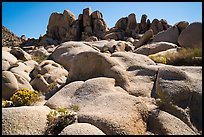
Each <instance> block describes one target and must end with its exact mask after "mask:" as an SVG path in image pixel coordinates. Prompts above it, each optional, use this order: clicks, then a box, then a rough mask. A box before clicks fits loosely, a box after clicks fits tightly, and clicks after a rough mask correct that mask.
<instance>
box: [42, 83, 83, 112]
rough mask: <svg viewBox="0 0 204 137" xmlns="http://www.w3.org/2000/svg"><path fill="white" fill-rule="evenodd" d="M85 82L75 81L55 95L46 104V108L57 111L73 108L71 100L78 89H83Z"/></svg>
mask: <svg viewBox="0 0 204 137" xmlns="http://www.w3.org/2000/svg"><path fill="white" fill-rule="evenodd" d="M83 83H84V82H83V81H75V82H72V83H69V84H67V85H65V86H64V87H63V88H62V89H60V90H59V91H58V92H57V93H55V94H54V95H53V96H52V97H51V98H49V100H48V101H47V102H46V103H45V105H46V106H48V107H50V108H52V109H56V108H71V106H72V102H71V100H70V98H72V97H74V93H75V92H76V90H77V89H79V88H80V87H81V85H82V84H83Z"/></svg>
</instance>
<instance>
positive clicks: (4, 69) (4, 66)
mask: <svg viewBox="0 0 204 137" xmlns="http://www.w3.org/2000/svg"><path fill="white" fill-rule="evenodd" d="M10 67H11V65H10V64H9V62H8V61H6V60H2V71H6V70H8V69H9V68H10Z"/></svg>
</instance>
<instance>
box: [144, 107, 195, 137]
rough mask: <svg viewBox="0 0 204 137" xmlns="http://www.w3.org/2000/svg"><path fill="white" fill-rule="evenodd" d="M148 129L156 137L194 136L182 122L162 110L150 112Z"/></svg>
mask: <svg viewBox="0 0 204 137" xmlns="http://www.w3.org/2000/svg"><path fill="white" fill-rule="evenodd" d="M148 127H149V130H150V131H151V132H153V133H154V134H156V135H196V133H195V132H194V131H193V130H192V129H191V128H190V127H188V126H187V125H186V124H185V123H184V122H183V121H181V120H180V119H178V118H177V117H175V116H173V115H171V114H169V113H167V112H165V111H162V110H154V111H152V112H151V114H150V116H149V118H148Z"/></svg>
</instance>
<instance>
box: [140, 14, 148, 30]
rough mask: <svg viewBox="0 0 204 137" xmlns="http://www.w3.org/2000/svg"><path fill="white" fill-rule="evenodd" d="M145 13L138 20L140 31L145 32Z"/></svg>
mask: <svg viewBox="0 0 204 137" xmlns="http://www.w3.org/2000/svg"><path fill="white" fill-rule="evenodd" d="M146 20H147V15H146V14H143V15H142V17H141V22H140V26H141V28H140V33H145V32H146V31H147V22H146Z"/></svg>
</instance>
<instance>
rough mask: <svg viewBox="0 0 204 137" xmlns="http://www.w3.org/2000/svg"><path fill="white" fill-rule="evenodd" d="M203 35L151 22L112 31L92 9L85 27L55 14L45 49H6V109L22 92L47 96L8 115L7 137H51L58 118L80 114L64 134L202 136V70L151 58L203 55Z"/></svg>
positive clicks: (191, 27) (82, 20)
mask: <svg viewBox="0 0 204 137" xmlns="http://www.w3.org/2000/svg"><path fill="white" fill-rule="evenodd" d="M3 29H5V28H3ZM6 30H7V29H6ZM201 30H202V23H198V22H194V23H191V24H189V23H188V22H185V21H181V22H178V23H176V24H175V25H173V26H172V25H169V24H168V23H167V21H166V20H164V19H161V20H158V19H154V20H153V21H152V22H151V21H150V20H149V19H148V18H147V15H145V14H144V15H142V17H141V21H140V22H137V21H136V15H135V14H134V13H131V14H130V15H128V17H122V18H120V19H119V20H118V21H117V22H116V24H115V26H114V27H113V28H108V27H107V25H106V22H105V20H104V19H103V15H102V13H101V12H100V11H94V12H92V11H91V9H90V8H86V9H84V10H83V13H82V14H79V16H78V19H77V18H76V16H75V15H74V14H73V13H72V12H71V11H69V10H64V12H63V13H62V14H61V13H56V12H54V13H52V14H51V16H50V18H49V22H48V26H47V32H46V34H45V35H43V36H41V37H40V38H39V39H38V40H37V41H35V42H33V41H32V39H29V40H28V41H27V43H26V40H24V42H23V43H21V44H20V45H18V46H16V45H13V46H10V45H8V46H4V47H3V46H2V90H1V92H2V102H3V101H5V100H9V99H10V97H11V96H12V94H13V93H15V91H16V90H20V89H22V88H26V89H30V90H37V91H40V92H41V93H42V94H41V99H40V100H38V102H36V103H34V104H32V105H31V106H18V107H14V106H11V107H4V108H2V134H3V135H45V134H46V129H47V126H48V125H47V122H48V119H47V115H48V114H49V113H50V112H51V111H52V110H57V109H59V108H63V109H67V110H71V109H73V106H75V107H77V109H75V110H74V111H75V112H76V116H77V120H76V121H75V122H74V123H71V124H69V125H67V126H66V127H64V128H63V129H61V130H60V131H58V133H56V134H58V135H201V134H202V66H173V65H166V64H160V63H156V62H154V61H153V60H152V59H151V58H150V57H149V55H151V54H161V53H163V54H164V52H165V51H173V50H175V51H176V50H177V49H179V48H180V47H188V48H199V47H201V46H202V31H201ZM7 31H8V30H7ZM4 36H5V37H6V36H7V35H4ZM21 39H22V38H21ZM6 42H7V41H4V45H6ZM31 44H33V45H31ZM42 57H44V58H42ZM36 58H37V59H36Z"/></svg>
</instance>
